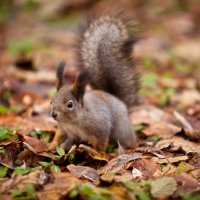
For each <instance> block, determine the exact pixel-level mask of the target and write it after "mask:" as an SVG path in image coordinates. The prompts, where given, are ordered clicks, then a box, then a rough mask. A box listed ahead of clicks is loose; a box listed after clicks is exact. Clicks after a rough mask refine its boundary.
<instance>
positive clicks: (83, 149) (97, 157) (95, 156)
mask: <svg viewBox="0 0 200 200" xmlns="http://www.w3.org/2000/svg"><path fill="white" fill-rule="evenodd" d="M77 151H79V152H87V153H88V155H89V156H90V157H92V158H93V159H95V160H102V161H107V159H106V155H105V154H100V153H98V152H97V151H96V150H95V149H93V148H92V147H89V146H86V145H84V144H80V145H79V147H78V148H77Z"/></svg>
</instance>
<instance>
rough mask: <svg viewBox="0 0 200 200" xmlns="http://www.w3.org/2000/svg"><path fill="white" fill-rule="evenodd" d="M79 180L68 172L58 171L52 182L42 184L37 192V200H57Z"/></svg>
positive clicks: (78, 182)
mask: <svg viewBox="0 0 200 200" xmlns="http://www.w3.org/2000/svg"><path fill="white" fill-rule="evenodd" d="M80 183H81V181H80V180H79V179H78V178H76V177H75V176H74V175H72V174H70V173H58V174H56V176H55V179H54V180H53V182H51V183H49V184H47V185H45V186H44V189H43V190H42V191H39V192H37V196H38V198H39V200H43V199H48V200H59V199H61V198H64V197H65V196H66V195H67V194H68V193H69V191H70V190H71V189H72V188H73V186H74V185H75V184H80Z"/></svg>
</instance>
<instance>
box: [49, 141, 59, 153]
mask: <svg viewBox="0 0 200 200" xmlns="http://www.w3.org/2000/svg"><path fill="white" fill-rule="evenodd" d="M57 146H59V144H58V142H56V141H53V142H51V143H50V145H49V147H48V148H49V150H51V151H53V150H55V149H56V147H57Z"/></svg>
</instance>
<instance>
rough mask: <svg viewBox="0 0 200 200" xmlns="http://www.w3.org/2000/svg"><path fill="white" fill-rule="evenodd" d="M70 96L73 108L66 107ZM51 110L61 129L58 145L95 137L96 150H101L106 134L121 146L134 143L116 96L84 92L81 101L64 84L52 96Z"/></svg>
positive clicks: (121, 106) (132, 133) (124, 110)
mask: <svg viewBox="0 0 200 200" xmlns="http://www.w3.org/2000/svg"><path fill="white" fill-rule="evenodd" d="M69 100H72V101H73V102H74V109H73V110H70V111H67V109H66V102H68V101H69ZM52 110H53V111H56V112H57V113H58V116H57V118H56V120H57V121H58V123H59V126H60V129H61V131H62V135H63V137H62V142H61V146H62V147H63V148H65V149H69V148H70V146H71V145H73V144H74V143H76V142H78V143H80V142H82V141H86V142H90V141H91V140H92V139H93V137H94V138H96V139H97V141H98V145H97V146H96V148H97V150H102V151H103V150H105V147H106V146H107V142H108V138H114V139H115V140H117V141H118V142H119V143H120V144H121V145H122V146H123V147H125V148H127V147H129V148H130V147H132V148H133V147H134V146H135V144H136V136H135V134H134V131H133V128H132V125H131V123H130V121H129V119H128V111H127V108H126V105H125V104H124V103H123V102H122V101H120V100H119V99H118V98H116V97H114V96H112V95H110V94H108V93H105V92H103V91H97V90H93V91H91V92H86V93H85V95H84V98H83V105H82V104H81V103H80V102H78V101H77V100H76V99H75V98H74V97H73V95H72V94H71V91H70V90H69V89H67V87H66V86H64V87H62V88H61V89H60V90H59V91H58V93H57V94H56V95H55V96H54V98H53V99H52Z"/></svg>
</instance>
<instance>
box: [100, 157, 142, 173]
mask: <svg viewBox="0 0 200 200" xmlns="http://www.w3.org/2000/svg"><path fill="white" fill-rule="evenodd" d="M141 157H142V154H141V153H130V154H123V155H119V156H117V157H116V158H113V159H112V160H110V161H109V162H108V164H107V165H106V166H104V167H103V168H102V169H100V173H101V174H104V173H106V172H117V171H119V170H121V169H122V168H123V167H125V165H126V164H127V163H128V162H130V161H133V160H137V159H139V158H141Z"/></svg>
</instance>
